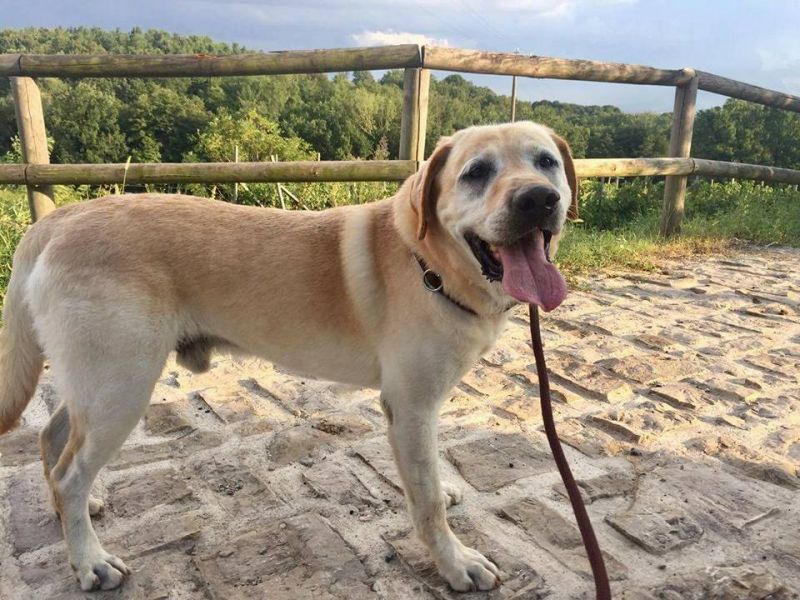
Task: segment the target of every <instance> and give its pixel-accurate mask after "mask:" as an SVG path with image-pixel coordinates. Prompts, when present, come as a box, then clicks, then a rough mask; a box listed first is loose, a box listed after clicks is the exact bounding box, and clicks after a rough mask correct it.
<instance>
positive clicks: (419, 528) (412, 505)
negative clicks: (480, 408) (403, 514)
mask: <svg viewBox="0 0 800 600" xmlns="http://www.w3.org/2000/svg"><path fill="white" fill-rule="evenodd" d="M410 395H413V394H411V393H410V392H409V390H408V389H398V388H393V387H389V388H387V386H384V389H383V390H382V393H381V403H382V404H383V407H384V411H385V412H386V417H387V419H388V421H389V442H390V443H391V445H392V450H393V452H394V457H395V461H396V463H397V468H398V470H399V472H400V477H401V479H402V481H403V488H404V490H405V495H406V500H407V503H408V509H409V512H410V513H411V519H412V521H413V523H414V528H415V530H416V532H417V535H418V536H419V538H420V539H421V540H422V542H423V543H424V544H425V545H426V546H427V547H428V549H429V550H430V552H431V555H432V556H433V559H434V561H435V562H436V566H437V567H438V569H439V573H440V574H441V575H442V577H444V578H445V579H446V580H447V582H448V583H449V584H450V585H451V586H452V588H453V589H455V590H458V591H460V592H466V591H473V590H476V589H477V590H490V589H492V588H494V587H496V586H497V584H498V583H499V581H500V579H499V575H500V572H499V570H498V568H497V567H496V566H495V565H494V564H493V563H492V562H491V561H490V560H488V559H487V558H486V557H485V556H483V555H482V554H481V553H480V552H478V551H477V550H473V549H472V548H468V547H467V546H465V545H464V544H462V543H461V542H460V541H459V539H458V538H457V537H456V536H455V534H454V533H453V532H452V531H451V530H450V527H449V525H448V524H447V519H446V516H445V508H446V507H445V497H444V495H443V494H442V486H441V483H440V481H439V469H438V461H439V457H438V451H437V440H436V438H437V436H436V421H437V416H438V411H439V405H440V402H439V400H438V398H426V399H424V400H420V399H419V397H415V398H412V397H409V396H410Z"/></svg>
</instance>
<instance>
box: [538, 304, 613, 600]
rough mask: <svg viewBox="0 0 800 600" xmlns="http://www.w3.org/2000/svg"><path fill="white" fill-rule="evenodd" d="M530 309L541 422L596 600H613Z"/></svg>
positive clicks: (539, 337) (540, 340) (539, 334)
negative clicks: (556, 415)
mask: <svg viewBox="0 0 800 600" xmlns="http://www.w3.org/2000/svg"><path fill="white" fill-rule="evenodd" d="M528 308H529V314H530V321H531V346H533V355H534V357H535V358H536V374H537V376H538V377H539V396H540V398H541V401H542V419H543V420H544V430H545V433H546V434H547V442H548V443H549V444H550V450H551V451H552V452H553V458H554V459H555V461H556V466H557V467H558V472H559V473H560V474H561V480H562V481H563V482H564V487H566V488H567V494H568V495H569V501H570V503H571V504H572V512H574V513H575V520H576V521H577V522H578V529H580V531H581V538H582V539H583V545H584V547H585V548H586V554H587V555H588V557H589V564H590V565H591V567H592V575H593V576H594V587H595V589H596V590H597V600H611V588H610V587H609V584H608V574H607V573H606V564H605V562H604V561H603V554H602V552H600V546H599V545H598V543H597V538H596V537H595V535H594V529H592V522H591V521H590V520H589V515H588V514H587V513H586V507H585V506H584V505H583V498H581V493H580V490H578V486H577V484H576V483H575V478H574V477H573V476H572V471H570V469H569V463H567V457H566V456H564V450H563V449H562V448H561V442H559V441H558V433H557V432H556V424H555V421H554V420H553V407H552V405H551V403H550V382H549V381H548V379H547V365H545V363H544V350H543V348H542V334H541V332H540V331H539V310H538V309H537V307H536V305H534V304H530V305H528Z"/></svg>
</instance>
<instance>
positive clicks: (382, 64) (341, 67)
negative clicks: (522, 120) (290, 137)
mask: <svg viewBox="0 0 800 600" xmlns="http://www.w3.org/2000/svg"><path fill="white" fill-rule="evenodd" d="M421 57H422V50H421V48H420V46H417V45H416V44H405V45H400V46H375V47H369V48H338V49H333V50H289V51H285V52H263V53H258V54H226V55H221V56H220V55H211V54H155V55H137V54H96V55H88V54H87V55H80V54H17V55H13V54H2V55H0V76H2V75H5V76H9V77H17V76H22V77H219V76H230V75H287V74H296V73H333V72H337V71H373V70H382V69H402V68H405V67H419V66H421V64H422V58H421Z"/></svg>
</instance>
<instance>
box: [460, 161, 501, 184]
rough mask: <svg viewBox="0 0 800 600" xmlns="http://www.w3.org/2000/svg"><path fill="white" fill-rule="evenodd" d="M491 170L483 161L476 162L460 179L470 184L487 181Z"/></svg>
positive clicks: (489, 164)
mask: <svg viewBox="0 0 800 600" xmlns="http://www.w3.org/2000/svg"><path fill="white" fill-rule="evenodd" d="M493 170H494V169H493V167H492V164H491V163H489V162H486V161H485V160H476V161H475V162H473V163H472V164H471V165H470V166H469V168H467V170H466V171H464V174H463V175H462V176H461V178H462V179H464V180H465V181H468V182H471V183H477V182H481V181H483V180H485V179H487V178H488V177H489V175H491V174H492V172H493Z"/></svg>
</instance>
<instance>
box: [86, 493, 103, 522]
mask: <svg viewBox="0 0 800 600" xmlns="http://www.w3.org/2000/svg"><path fill="white" fill-rule="evenodd" d="M105 510H106V505H105V504H104V503H103V501H102V500H100V498H95V497H94V496H89V515H90V516H92V517H102V516H103V513H104V512H105Z"/></svg>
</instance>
